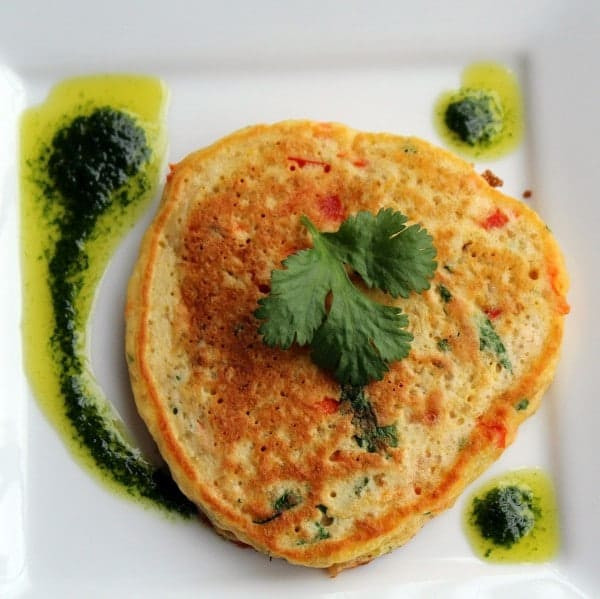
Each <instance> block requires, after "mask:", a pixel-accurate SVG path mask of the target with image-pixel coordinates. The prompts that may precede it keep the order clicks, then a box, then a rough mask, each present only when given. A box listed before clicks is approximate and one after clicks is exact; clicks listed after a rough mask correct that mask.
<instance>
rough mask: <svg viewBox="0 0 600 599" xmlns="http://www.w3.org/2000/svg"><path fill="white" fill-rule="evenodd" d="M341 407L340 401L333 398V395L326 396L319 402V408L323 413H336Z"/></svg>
mask: <svg viewBox="0 0 600 599" xmlns="http://www.w3.org/2000/svg"><path fill="white" fill-rule="evenodd" d="M339 407H340V402H339V401H336V400H335V399H333V397H325V398H323V399H322V400H321V401H320V402H318V403H317V408H318V409H319V411H321V412H322V413H323V414H335V413H336V412H337V411H338V409H339Z"/></svg>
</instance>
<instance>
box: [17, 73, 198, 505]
mask: <svg viewBox="0 0 600 599" xmlns="http://www.w3.org/2000/svg"><path fill="white" fill-rule="evenodd" d="M134 90H135V91H134ZM135 92H137V94H138V95H137V100H136V101H132V100H131V98H132V96H133V94H134V93H135ZM164 95H165V93H164V88H163V86H162V85H161V84H160V82H158V81H156V80H153V79H150V78H137V77H125V76H123V77H117V76H115V77H110V76H106V77H96V78H82V79H75V80H71V81H67V82H65V83H63V84H61V86H59V87H58V88H56V89H55V90H54V92H53V93H52V94H51V96H50V97H49V99H48V101H47V103H46V105H43V106H41V107H39V108H36V109H32V110H30V111H28V113H26V114H25V116H24V119H23V124H22V223H23V225H22V227H23V228H22V240H23V258H24V259H23V263H24V281H25V285H24V287H25V288H24V292H25V293H24V303H25V306H24V307H25V310H24V312H25V322H24V326H23V329H24V340H25V348H26V366H27V370H28V374H29V376H30V380H31V383H32V386H33V388H34V391H35V392H36V395H37V396H38V399H39V401H40V404H41V405H42V407H43V408H44V409H45V411H46V413H47V414H48V416H49V417H50V419H51V420H52V421H53V423H54V424H55V425H56V426H57V428H58V429H59V431H60V432H62V433H63V435H64V437H65V440H66V441H67V443H68V444H69V445H70V446H71V449H72V450H73V452H74V454H75V455H76V456H77V457H78V458H80V459H81V460H82V462H83V463H84V464H86V465H87V466H88V467H90V469H91V470H92V471H93V472H95V473H96V474H98V475H99V477H100V479H101V480H102V481H103V482H105V483H108V484H109V485H110V486H112V487H113V488H117V489H119V490H124V491H126V492H127V493H128V494H129V495H132V496H135V497H138V498H142V499H145V500H149V501H150V502H151V503H152V504H153V505H158V506H161V507H162V508H166V509H167V510H169V511H173V512H176V513H180V514H183V515H190V514H192V513H194V512H195V508H194V506H193V505H192V504H191V503H190V502H189V501H188V500H187V499H186V498H185V497H184V496H183V495H182V494H181V492H180V491H179V490H178V488H177V486H176V485H175V483H174V482H173V480H172V479H171V477H170V475H169V473H168V471H167V470H166V469H164V468H156V467H155V466H153V465H152V464H150V463H149V462H148V461H147V460H146V459H145V458H144V457H143V456H142V455H141V453H140V451H139V449H138V448H137V447H135V446H134V445H133V444H132V443H131V442H130V440H129V438H128V435H127V433H126V431H125V427H124V425H123V423H122V421H121V420H120V419H119V418H118V416H117V415H116V414H115V412H114V410H113V409H112V405H111V404H110V402H109V401H108V400H107V399H106V398H105V397H104V396H103V395H102V393H101V391H100V390H99V388H98V385H97V383H96V382H95V380H94V377H93V374H92V373H91V370H90V367H89V358H88V356H87V351H86V349H87V347H86V346H87V344H86V335H87V331H86V328H87V320H88V318H89V314H90V312H91V305H92V302H93V296H94V293H95V289H96V286H97V283H98V282H99V280H100V277H101V275H102V272H103V270H104V267H105V266H106V263H107V262H108V259H109V257H110V254H111V253H112V250H113V249H114V247H115V245H116V243H117V241H118V240H119V239H120V237H121V235H122V234H123V233H124V232H125V231H126V230H127V229H128V228H129V226H131V224H132V223H133V222H134V221H135V219H136V218H137V216H139V215H140V213H141V210H142V209H143V208H144V207H145V206H147V202H148V201H149V199H150V198H151V197H152V193H153V191H154V189H155V187H156V182H157V178H158V172H159V168H160V163H161V161H162V152H163V149H164V132H163V131H161V119H162V113H163V109H162V105H163V104H164ZM144 97H145V98H146V100H147V101H148V102H149V104H150V106H148V107H146V110H144V107H143V106H140V105H139V104H140V98H144ZM136 108H138V109H139V111H136V110H135V109H136ZM40 338H42V339H44V338H46V339H47V345H45V346H44V345H43V344H42V346H41V347H40V344H39V339H40Z"/></svg>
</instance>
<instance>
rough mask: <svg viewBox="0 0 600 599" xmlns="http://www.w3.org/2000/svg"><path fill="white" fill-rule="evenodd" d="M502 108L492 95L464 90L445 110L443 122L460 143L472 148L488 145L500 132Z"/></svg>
mask: <svg viewBox="0 0 600 599" xmlns="http://www.w3.org/2000/svg"><path fill="white" fill-rule="evenodd" d="M502 117H503V115H502V108H501V107H500V105H499V103H498V100H497V98H495V97H494V94H493V93H490V92H483V91H480V90H466V91H465V92H464V96H463V97H462V98H456V99H455V100H453V101H452V102H450V104H448V107H447V108H446V114H445V115H444V122H445V123H446V126H447V127H448V129H450V131H453V132H454V133H456V134H457V135H458V136H459V137H460V139H461V140H462V141H464V142H465V143H467V144H469V145H470V146H474V145H476V144H489V143H493V142H494V140H495V139H496V138H497V137H498V135H500V133H501V132H502V127H503V121H502Z"/></svg>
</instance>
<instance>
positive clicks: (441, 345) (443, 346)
mask: <svg viewBox="0 0 600 599" xmlns="http://www.w3.org/2000/svg"><path fill="white" fill-rule="evenodd" d="M437 346H438V349H439V350H440V351H450V343H449V342H448V339H440V340H439V341H438V342H437Z"/></svg>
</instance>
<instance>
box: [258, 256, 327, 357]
mask: <svg viewBox="0 0 600 599" xmlns="http://www.w3.org/2000/svg"><path fill="white" fill-rule="evenodd" d="M326 258H327V257H326V256H322V255H321V254H320V253H319V252H318V251H315V250H314V249H312V250H302V251H300V252H297V253H296V254H292V255H291V256H289V257H288V258H286V259H285V260H284V261H283V262H282V265H283V266H285V267H286V268H285V270H274V271H272V273H271V292H270V294H269V295H268V296H267V297H266V298H263V299H260V300H259V301H258V303H259V306H260V307H259V308H258V309H257V310H256V311H255V312H254V315H255V316H256V317H257V318H259V319H265V320H267V321H266V322H265V323H263V324H262V325H261V327H260V329H259V330H260V333H261V334H262V335H263V341H264V342H265V343H266V344H267V345H268V346H270V347H273V346H278V347H281V348H282V349H288V348H289V347H290V346H291V345H292V343H293V342H294V341H296V342H297V343H298V345H306V344H307V343H309V342H310V340H311V339H312V338H313V335H314V333H315V331H316V330H317V328H318V327H319V326H320V325H321V323H322V322H323V319H324V318H325V315H326V312H325V298H326V297H327V294H328V293H329V291H330V289H331V266H332V265H331V264H330V263H329V261H328V260H327V259H326Z"/></svg>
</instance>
